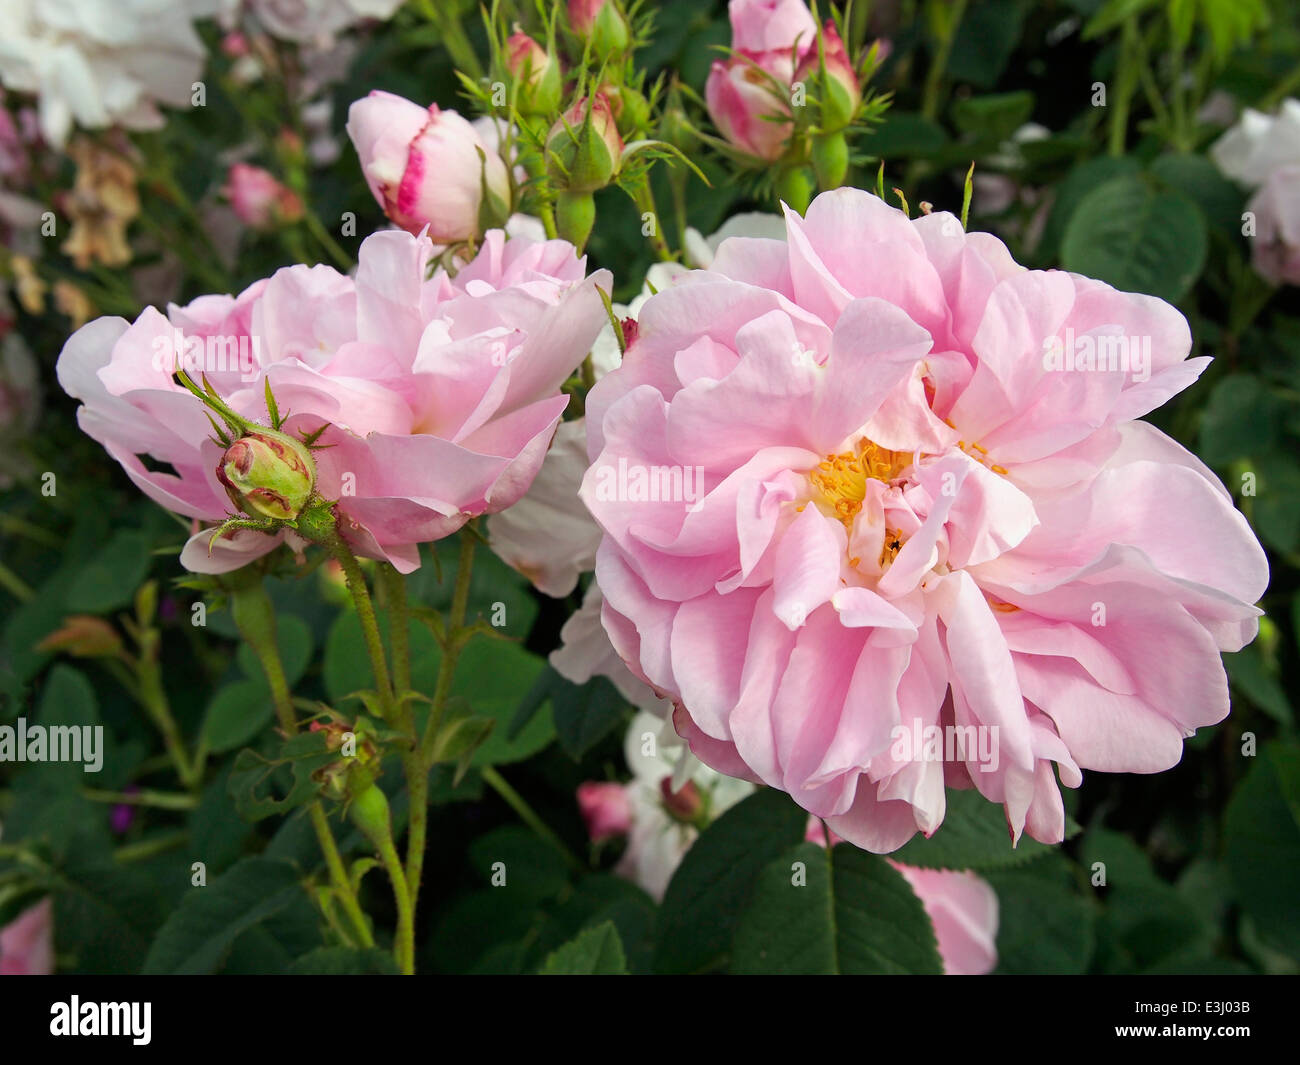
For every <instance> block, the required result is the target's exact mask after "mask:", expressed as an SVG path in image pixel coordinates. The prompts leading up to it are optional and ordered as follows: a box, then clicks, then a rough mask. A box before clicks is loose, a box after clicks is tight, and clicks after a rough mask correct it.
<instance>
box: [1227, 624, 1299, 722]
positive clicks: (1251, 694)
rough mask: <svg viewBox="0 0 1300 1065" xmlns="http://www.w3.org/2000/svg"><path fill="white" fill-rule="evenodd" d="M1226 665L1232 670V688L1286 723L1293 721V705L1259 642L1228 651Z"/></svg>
mask: <svg viewBox="0 0 1300 1065" xmlns="http://www.w3.org/2000/svg"><path fill="white" fill-rule="evenodd" d="M1223 665H1224V667H1225V668H1226V669H1227V670H1228V680H1229V681H1230V682H1231V684H1232V687H1233V688H1234V689H1236V690H1237V691H1239V692H1241V693H1242V694H1244V695H1245V696H1246V698H1247V699H1249V700H1250V701H1251V702H1252V703H1254V704H1255V705H1256V706H1258V707H1259V708H1260V709H1261V710H1263V711H1264V713H1266V714H1268V716H1269V717H1271V718H1272V719H1273V720H1274V721H1277V722H1280V723H1281V724H1283V725H1290V724H1291V723H1292V720H1293V718H1292V713H1291V704H1290V702H1289V701H1288V700H1287V697H1286V692H1285V691H1284V690H1283V688H1282V685H1281V684H1279V683H1278V681H1277V678H1276V677H1274V676H1273V675H1272V673H1271V672H1270V670H1269V668H1268V665H1267V663H1266V662H1265V661H1264V657H1263V654H1262V652H1261V651H1260V647H1259V643H1258V642H1255V643H1250V644H1247V645H1246V646H1245V647H1243V648H1242V649H1241V650H1240V651H1236V652H1233V653H1229V654H1225V655H1224V656H1223Z"/></svg>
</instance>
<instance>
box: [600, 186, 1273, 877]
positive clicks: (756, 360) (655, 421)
mask: <svg viewBox="0 0 1300 1065" xmlns="http://www.w3.org/2000/svg"><path fill="white" fill-rule="evenodd" d="M786 224H787V236H788V240H787V241H780V240H770V239H768V240H763V239H743V238H737V239H733V240H729V241H727V242H725V243H724V244H723V245H722V246H721V248H720V249H719V251H718V254H717V257H716V258H715V260H714V261H713V264H712V266H711V267H710V269H709V270H707V271H699V272H695V273H692V274H689V275H687V276H686V277H684V278H682V279H681V280H679V281H678V283H677V284H676V285H674V286H673V287H672V288H670V289H668V290H667V291H664V292H661V293H659V294H658V295H656V296H654V297H652V298H651V299H650V300H649V301H648V302H647V303H646V305H645V306H644V307H643V308H642V310H641V314H640V317H639V337H638V340H637V341H636V343H635V344H634V345H633V346H632V347H631V348H629V350H628V351H627V353H626V355H625V357H624V360H623V363H622V365H621V366H620V367H619V368H618V369H617V370H615V371H613V372H611V373H609V374H607V375H606V376H605V377H604V378H603V379H601V380H600V381H599V382H597V384H596V385H595V387H594V388H593V389H592V391H591V393H590V395H589V396H588V398H587V406H586V427H587V434H588V448H589V454H590V456H591V459H592V466H591V468H590V470H589V471H588V472H587V474H586V477H585V479H584V482H583V487H582V493H581V494H582V498H583V501H584V502H585V503H586V504H587V506H588V507H589V508H590V510H591V511H592V513H593V515H594V516H595V518H596V520H597V521H598V522H599V523H600V525H601V527H602V529H603V530H604V534H605V535H604V538H603V540H602V543H601V546H600V548H599V550H598V552H597V559H596V579H597V581H598V582H599V584H600V588H601V592H602V594H603V596H604V607H603V615H602V617H603V621H604V625H605V628H606V630H607V632H608V633H609V636H610V638H611V641H612V643H613V645H614V647H615V648H616V650H617V651H618V653H619V655H620V656H621V657H622V658H623V659H624V661H625V662H626V663H627V664H628V666H629V668H631V670H632V671H633V673H635V674H637V675H638V676H640V677H641V678H642V679H643V680H645V681H646V682H648V683H650V684H651V685H653V686H654V687H655V688H656V689H657V690H658V691H660V692H661V693H663V694H665V695H666V696H668V697H670V698H671V699H672V700H673V702H674V704H675V710H674V716H673V720H674V724H675V726H676V728H677V730H678V731H679V733H680V734H681V735H682V736H684V737H685V738H686V739H687V740H688V741H689V743H690V746H691V749H692V750H693V751H694V752H695V753H696V754H697V755H698V756H699V757H700V758H701V759H703V760H704V761H705V762H706V763H707V764H709V765H711V766H713V767H714V768H715V769H717V770H719V771H720V772H723V773H728V774H732V775H736V776H740V777H745V778H748V779H751V780H756V781H762V782H764V783H766V784H769V785H771V786H773V787H778V788H781V789H783V790H785V791H787V792H788V793H790V794H791V795H792V796H793V797H794V799H795V800H796V801H797V802H798V803H799V804H800V805H801V806H803V807H804V808H805V809H807V810H808V811H809V812H810V813H813V814H815V815H816V816H818V817H822V818H824V819H825V820H826V821H827V823H828V824H829V826H830V827H831V828H832V829H833V830H834V831H835V832H837V833H838V834H840V835H841V836H843V837H844V838H845V839H847V840H849V841H851V842H852V843H854V844H856V845H858V846H860V847H863V848H866V849H868V850H872V851H876V852H888V851H891V850H894V849H896V848H897V847H899V846H901V845H902V844H903V843H904V842H906V840H907V839H908V838H909V837H911V836H912V835H913V834H914V833H916V832H918V831H920V832H923V833H926V834H930V833H932V832H934V831H935V830H936V829H937V828H938V827H939V825H940V824H941V823H942V821H943V817H944V811H945V788H946V787H957V788H970V787H974V788H977V789H978V790H979V791H980V793H981V794H983V795H984V796H985V797H986V798H988V799H990V800H991V801H993V802H996V803H999V804H1000V805H1002V806H1003V808H1004V811H1005V814H1006V818H1007V823H1008V828H1009V832H1010V835H1011V837H1012V839H1013V840H1015V839H1018V838H1019V837H1020V835H1021V833H1022V832H1024V831H1028V832H1029V833H1030V834H1031V835H1032V836H1034V837H1035V838H1037V839H1040V840H1043V841H1045V842H1055V841H1059V840H1060V839H1061V838H1062V837H1063V833H1064V825H1065V814H1064V809H1063V805H1062V800H1061V795H1060V792H1059V790H1058V786H1057V774H1059V776H1060V780H1061V782H1062V783H1064V784H1066V785H1067V786H1070V787H1074V786H1077V785H1078V784H1079V782H1080V779H1081V775H1080V770H1081V769H1083V768H1091V769H1098V770H1104V771H1109V772H1139V773H1151V772H1158V771H1161V770H1164V769H1168V768H1169V767H1170V766H1172V765H1174V764H1175V763H1177V761H1178V760H1179V758H1180V757H1181V752H1182V744H1183V740H1184V739H1185V738H1186V737H1187V736H1190V735H1191V734H1192V733H1193V732H1194V731H1195V729H1197V728H1199V727H1201V726H1204V725H1210V724H1213V723H1215V722H1217V721H1220V720H1222V719H1223V717H1224V716H1225V715H1226V714H1227V712H1228V687H1227V681H1226V677H1225V674H1224V669H1223V664H1222V662H1221V660H1220V658H1219V652H1220V651H1224V650H1226V651H1235V650H1238V649H1239V648H1241V647H1242V646H1243V645H1244V644H1246V643H1247V642H1249V641H1250V640H1251V639H1252V638H1253V637H1254V635H1255V633H1256V631H1257V627H1258V621H1257V619H1258V616H1259V614H1260V611H1259V610H1258V609H1256V608H1255V607H1254V606H1252V605H1251V604H1253V603H1254V602H1255V601H1256V600H1257V599H1258V598H1259V596H1260V595H1261V593H1262V592H1263V590H1264V588H1265V586H1266V584H1267V580H1268V570H1267V564H1266V561H1265V557H1264V553H1263V551H1262V550H1261V548H1260V546H1259V544H1258V542H1257V541H1256V539H1255V537H1254V535H1253V534H1252V533H1251V531H1250V528H1249V526H1248V525H1247V523H1246V521H1245V519H1244V518H1243V517H1242V515H1241V514H1240V513H1239V512H1238V511H1237V510H1236V509H1235V508H1234V507H1233V505H1232V499H1231V497H1230V496H1229V494H1228V493H1227V491H1225V489H1224V488H1223V486H1222V485H1221V484H1220V483H1219V481H1218V480H1217V479H1216V478H1215V477H1214V475H1213V474H1212V473H1211V472H1210V471H1209V470H1208V469H1207V468H1206V467H1205V466H1204V464H1202V463H1201V462H1200V460H1199V459H1197V458H1196V457H1195V456H1194V455H1192V454H1190V453H1189V452H1187V451H1186V450H1184V449H1183V448H1182V447H1180V446H1179V445H1178V444H1176V443H1175V442H1174V441H1172V440H1171V439H1169V438H1168V437H1167V436H1165V435H1164V434H1163V433H1161V432H1159V431H1158V430H1156V429H1154V428H1153V427H1151V426H1150V425H1147V424H1145V423H1143V422H1140V421H1137V420H1136V419H1138V418H1140V417H1141V415H1143V414H1145V413H1146V412H1148V411H1150V410H1152V409H1153V408H1155V407H1157V406H1159V405H1160V404H1162V403H1163V402H1165V401H1166V400H1167V399H1169V398H1170V397H1171V396H1173V395H1175V394H1176V393H1177V392H1179V391H1181V390H1182V389H1183V388H1185V387H1187V386H1188V385H1190V384H1191V383H1192V382H1193V381H1194V380H1195V379H1196V377H1197V375H1198V374H1199V373H1200V372H1201V370H1202V369H1203V368H1204V367H1205V365H1206V364H1207V363H1208V361H1209V360H1208V359H1207V358H1196V359H1190V360H1189V359H1188V358H1187V355H1188V353H1189V349H1190V335H1189V332H1188V327H1187V323H1186V321H1185V320H1184V318H1183V317H1182V315H1180V314H1179V313H1178V312H1177V311H1176V310H1175V309H1174V308H1173V307H1170V306H1169V305H1168V304H1166V303H1164V302H1162V301H1161V300H1158V299H1155V298H1153V297H1150V296H1143V295H1136V294H1130V293H1123V292H1118V291H1116V290H1114V289H1112V288H1110V287H1109V286H1108V285H1105V284H1103V283H1101V282H1098V281H1092V280H1089V279H1087V278H1083V277H1079V276H1077V275H1072V274H1069V273H1065V272H1062V271H1030V270H1026V269H1023V268H1022V267H1020V266H1018V265H1017V264H1016V263H1015V262H1014V261H1013V260H1012V259H1011V257H1010V255H1009V254H1008V252H1007V250H1006V248H1005V247H1004V246H1003V245H1002V244H1001V243H1000V242H999V241H997V240H996V239H995V238H993V237H990V236H988V235H986V234H979V233H974V234H967V233H965V232H964V231H963V230H962V227H961V225H960V224H959V223H958V221H957V220H956V219H955V218H953V217H952V216H951V215H949V214H931V215H928V216H924V217H920V218H917V219H915V220H909V219H908V218H907V217H906V216H905V215H904V214H903V213H902V212H900V211H898V210H896V209H894V208H892V207H889V206H887V205H886V204H885V203H883V202H882V201H881V200H879V199H877V198H876V197H874V196H872V195H870V194H868V193H866V192H862V191H860V190H856V189H838V190H835V191H832V192H827V193H824V194H823V195H821V196H819V197H818V198H817V199H816V200H815V201H814V202H813V204H812V206H811V207H810V208H809V211H808V214H807V217H806V218H800V217H799V216H798V215H795V214H793V213H791V212H788V211H787V214H786ZM1121 338H1122V339H1125V340H1127V341H1130V343H1129V345H1128V347H1131V349H1132V357H1131V360H1130V358H1129V356H1128V355H1127V353H1126V356H1125V359H1124V360H1123V361H1122V362H1121V361H1120V360H1119V359H1118V356H1116V357H1115V360H1114V361H1115V366H1114V367H1113V368H1110V361H1109V360H1110V356H1111V355H1115V348H1114V346H1115V345H1116V344H1118V342H1119V340H1120V339H1121ZM1099 342H1100V343H1099ZM1066 347H1068V348H1069V355H1070V362H1069V363H1068V365H1069V366H1074V367H1075V368H1073V369H1069V368H1066V366H1067V364H1066V363H1065V362H1064V361H1063V359H1062V358H1061V353H1062V351H1063V349H1064V348H1066ZM1097 350H1101V351H1102V352H1103V355H1102V357H1101V360H1100V365H1101V366H1102V369H1101V370H1097V369H1088V368H1086V367H1087V366H1088V365H1089V363H1088V361H1087V356H1088V353H1089V352H1091V353H1092V355H1093V356H1094V357H1093V364H1094V365H1095V364H1097V359H1096V358H1095V356H1096V351H1097ZM1107 351H1109V352H1110V355H1107V354H1106V352H1107ZM1076 353H1078V358H1079V359H1080V360H1081V361H1079V362H1078V363H1077V364H1076V363H1075V362H1074V360H1075V357H1076ZM1125 371H1129V372H1125ZM688 473H689V474H691V475H692V477H697V476H698V477H702V486H701V488H700V492H699V493H698V494H696V493H693V495H696V498H695V499H694V500H693V501H689V502H688V501H687V500H686V499H685V498H684V495H685V493H684V492H682V491H681V490H679V488H678V485H682V486H684V484H685V478H686V476H687V474H688ZM674 477H675V478H676V481H675V480H674ZM944 728H947V729H948V731H947V732H943V731H942V730H943V729H944ZM927 729H928V730H930V731H929V733H927V732H926V730H927ZM957 729H959V730H960V732H957V731H954V730H957ZM930 734H934V735H940V736H942V737H945V739H944V743H943V745H942V747H941V748H940V750H939V751H938V752H935V751H933V750H932V748H931V746H930V744H929V742H928V740H927V741H925V742H917V743H914V742H912V740H913V739H914V738H921V737H924V736H926V735H930ZM957 741H960V742H957ZM945 748H947V749H945ZM949 750H951V754H949ZM981 752H983V753H981ZM945 756H946V757H945ZM1054 763H1055V771H1054V768H1053V764H1054Z"/></svg>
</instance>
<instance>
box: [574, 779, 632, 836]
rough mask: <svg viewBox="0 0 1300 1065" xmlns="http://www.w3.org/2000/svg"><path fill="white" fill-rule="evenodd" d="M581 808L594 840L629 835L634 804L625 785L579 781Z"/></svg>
mask: <svg viewBox="0 0 1300 1065" xmlns="http://www.w3.org/2000/svg"><path fill="white" fill-rule="evenodd" d="M578 809H579V811H580V812H581V813H582V819H583V821H584V822H586V825H587V834H588V835H589V836H591V842H592V843H603V842H604V841H605V840H609V839H614V838H616V837H618V836H626V835H627V833H628V831H629V830H630V829H631V827H632V807H631V804H630V803H629V802H628V798H627V790H626V788H625V787H624V785H622V784H609V783H601V782H599V781H595V780H588V781H586V782H585V783H583V784H579V785H578Z"/></svg>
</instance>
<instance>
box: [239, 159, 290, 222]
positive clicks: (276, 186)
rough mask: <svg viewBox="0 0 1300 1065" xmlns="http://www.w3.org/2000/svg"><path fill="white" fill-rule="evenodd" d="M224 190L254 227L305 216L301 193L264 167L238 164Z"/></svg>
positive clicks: (242, 219)
mask: <svg viewBox="0 0 1300 1065" xmlns="http://www.w3.org/2000/svg"><path fill="white" fill-rule="evenodd" d="M221 191H222V193H223V194H224V195H225V197H226V199H228V200H229V201H230V206H231V207H233V208H234V210H235V214H236V215H237V216H238V218H239V220H240V221H241V222H243V223H244V225H246V226H248V227H250V228H252V229H270V228H271V227H272V226H274V225H277V224H279V223H292V222H296V221H298V220H299V219H300V218H302V200H300V199H299V198H298V194H297V193H296V192H294V191H293V190H292V189H291V188H289V187H288V186H287V185H284V184H283V183H281V182H280V181H277V180H276V178H275V176H274V175H273V174H271V173H270V172H269V171H266V170H263V169H262V168H261V167H260V166H250V165H249V164H247V163H235V164H234V165H233V166H232V167H231V168H230V173H229V174H227V175H226V184H225V186H224V187H223V188H222V190H221Z"/></svg>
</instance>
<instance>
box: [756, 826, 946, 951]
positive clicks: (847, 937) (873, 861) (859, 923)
mask: <svg viewBox="0 0 1300 1065" xmlns="http://www.w3.org/2000/svg"><path fill="white" fill-rule="evenodd" d="M731 971H732V972H733V973H742V974H766V973H779V974H783V975H784V974H813V973H820V974H831V975H833V974H841V973H842V974H846V975H867V974H875V975H879V974H904V973H923V974H924V973H928V974H940V973H942V972H943V961H942V960H941V959H940V957H939V946H938V942H937V941H936V939H935V935H934V927H933V925H932V924H931V922H930V918H929V917H928V916H927V914H926V912H925V907H924V906H923V905H922V904H921V900H920V899H919V898H917V897H916V893H915V892H914V891H913V890H912V888H911V885H909V884H908V882H907V881H906V880H905V879H904V878H903V875H902V874H901V873H899V872H898V870H896V869H894V868H893V867H892V866H891V865H890V864H889V863H888V862H887V861H885V859H884V858H881V857H880V856H878V855H875V854H869V853H867V852H866V851H861V850H858V848H856V847H854V846H852V845H851V844H848V843H841V844H839V845H838V846H836V847H835V848H833V849H832V850H830V851H829V852H828V851H827V850H826V849H825V848H824V847H820V846H818V845H817V844H816V843H801V844H799V845H798V846H797V847H795V848H793V849H792V850H789V851H787V852H786V853H785V854H784V855H782V856H781V857H780V858H778V859H776V861H774V862H772V863H770V864H769V865H767V866H765V867H764V869H763V871H762V872H761V873H760V874H759V877H758V880H757V882H756V883H755V886H754V893H753V896H752V897H751V898H750V900H749V903H748V905H747V906H746V907H745V909H744V911H743V913H742V914H741V917H740V921H739V922H738V923H737V925H736V936H735V942H734V944H733V947H732V954H731Z"/></svg>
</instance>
